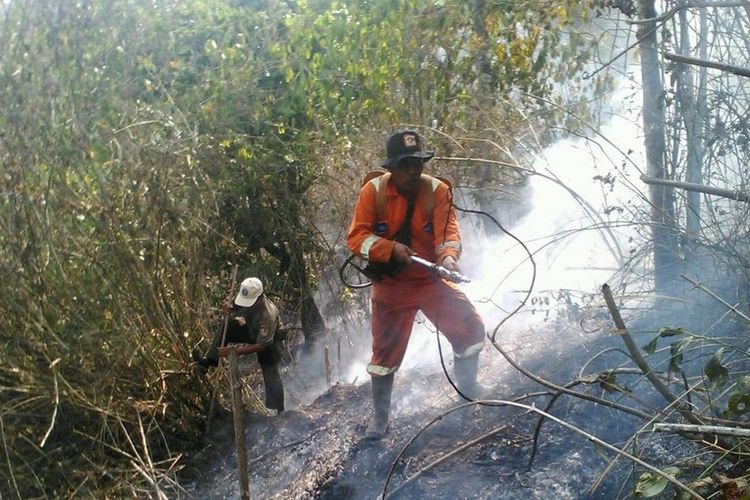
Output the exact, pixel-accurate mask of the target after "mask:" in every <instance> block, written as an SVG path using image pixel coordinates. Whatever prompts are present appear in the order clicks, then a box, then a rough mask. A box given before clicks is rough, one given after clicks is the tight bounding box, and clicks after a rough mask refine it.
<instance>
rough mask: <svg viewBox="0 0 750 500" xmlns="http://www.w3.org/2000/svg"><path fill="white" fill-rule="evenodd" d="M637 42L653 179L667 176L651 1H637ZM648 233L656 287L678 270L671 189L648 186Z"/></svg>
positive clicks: (648, 165) (659, 67) (661, 87)
mask: <svg viewBox="0 0 750 500" xmlns="http://www.w3.org/2000/svg"><path fill="white" fill-rule="evenodd" d="M638 15H639V17H640V23H639V24H638V42H639V47H640V54H641V81H642V82H643V129H644V134H645V144H646V171H647V172H648V175H650V176H652V177H655V178H657V179H668V178H669V174H668V172H667V170H666V166H665V160H666V158H665V156H666V144H665V118H664V116H665V110H664V107H665V99H664V96H665V92H664V85H663V84H662V65H661V61H660V59H659V51H658V47H657V28H658V26H657V22H656V7H655V2H654V0H638ZM649 202H650V203H651V236H652V240H653V246H654V247H653V248H654V249H653V251H654V273H655V275H654V279H655V286H656V288H657V289H663V288H664V287H666V286H667V285H668V284H669V283H670V282H671V281H673V280H674V279H675V278H676V277H677V275H678V273H679V269H678V267H677V265H678V258H677V239H676V234H677V231H676V226H675V217H674V191H673V189H672V188H669V187H665V186H661V185H656V184H652V185H650V186H649Z"/></svg>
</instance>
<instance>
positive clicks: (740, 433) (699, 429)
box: [653, 423, 750, 437]
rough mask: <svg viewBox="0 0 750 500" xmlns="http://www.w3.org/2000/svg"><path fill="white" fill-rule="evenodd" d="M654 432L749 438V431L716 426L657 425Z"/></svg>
mask: <svg viewBox="0 0 750 500" xmlns="http://www.w3.org/2000/svg"><path fill="white" fill-rule="evenodd" d="M653 429H654V431H655V432H673V431H675V432H696V433H699V434H721V435H724V436H735V437H750V429H737V428H734V427H723V426H718V425H692V424H668V423H658V424H654V427H653Z"/></svg>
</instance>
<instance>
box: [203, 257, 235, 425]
mask: <svg viewBox="0 0 750 500" xmlns="http://www.w3.org/2000/svg"><path fill="white" fill-rule="evenodd" d="M238 267H239V266H238V265H237V264H235V265H234V268H233V269H232V285H231V286H230V287H229V299H230V300H231V298H232V294H233V293H234V284H235V282H236V281H237V268H238ZM228 327H229V313H226V315H225V317H224V331H222V332H221V344H219V347H224V343H225V342H226V340H227V328H228ZM219 371H221V356H219ZM215 404H216V386H214V389H213V391H212V394H211V404H210V405H209V406H208V418H206V430H205V433H206V434H208V431H209V430H210V429H211V420H212V419H213V418H214V405H215Z"/></svg>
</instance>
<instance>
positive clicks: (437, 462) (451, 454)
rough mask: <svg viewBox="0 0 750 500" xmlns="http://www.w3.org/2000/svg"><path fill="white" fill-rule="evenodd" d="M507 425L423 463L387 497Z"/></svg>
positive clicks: (501, 430) (497, 432)
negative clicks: (422, 465) (425, 463)
mask: <svg viewBox="0 0 750 500" xmlns="http://www.w3.org/2000/svg"><path fill="white" fill-rule="evenodd" d="M508 427H509V426H508V425H507V424H506V425H501V426H500V427H496V428H494V429H492V430H491V431H489V432H487V433H485V434H482V435H481V436H479V437H478V438H475V439H472V440H471V441H469V442H467V443H464V444H462V445H461V446H459V447H458V448H456V449H454V450H452V451H450V452H448V453H446V454H445V455H443V456H442V457H440V458H437V459H435V460H433V461H432V462H430V463H429V464H427V465H425V466H424V467H422V468H421V469H419V470H418V471H416V472H415V473H414V474H412V475H411V476H409V477H408V478H407V479H406V480H405V481H404V482H403V483H401V484H399V485H398V486H397V487H395V488H393V491H391V492H390V493H389V494H388V497H391V496H393V495H395V494H396V492H397V491H399V490H401V488H403V487H405V486H406V485H407V484H409V483H410V482H412V481H414V480H415V479H416V478H418V477H419V476H421V475H422V474H424V473H425V472H427V471H428V470H430V469H432V468H433V467H435V466H437V465H440V464H441V463H443V462H445V461H446V460H448V459H449V458H452V457H454V456H455V455H458V454H459V453H461V452H462V451H464V450H467V449H469V448H471V447H472V446H474V445H476V444H479V443H481V442H482V441H484V440H485V439H489V438H491V437H492V436H494V435H495V434H499V433H501V432H503V431H504V430H505V429H507V428H508ZM386 498H387V497H386Z"/></svg>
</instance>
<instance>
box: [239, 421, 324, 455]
mask: <svg viewBox="0 0 750 500" xmlns="http://www.w3.org/2000/svg"><path fill="white" fill-rule="evenodd" d="M322 430H328V429H327V428H325V427H321V428H320V429H315V430H314V431H312V432H311V433H310V434H308V435H307V436H306V437H303V438H302V439H298V440H296V441H292V442H291V443H287V444H284V445H281V446H279V447H277V448H274V449H272V450H268V451H267V452H265V453H264V454H262V455H258V456H257V457H255V458H253V459H252V460H250V461H249V462H248V463H250V464H254V463H256V462H260V461H261V460H263V459H264V458H266V457H268V456H269V455H275V454H276V453H278V452H280V451H281V450H285V449H287V448H293V447H295V446H297V445H298V444H302V443H304V442H305V441H308V440H310V439H312V437H313V436H315V434H317V433H319V432H320V431H322Z"/></svg>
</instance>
